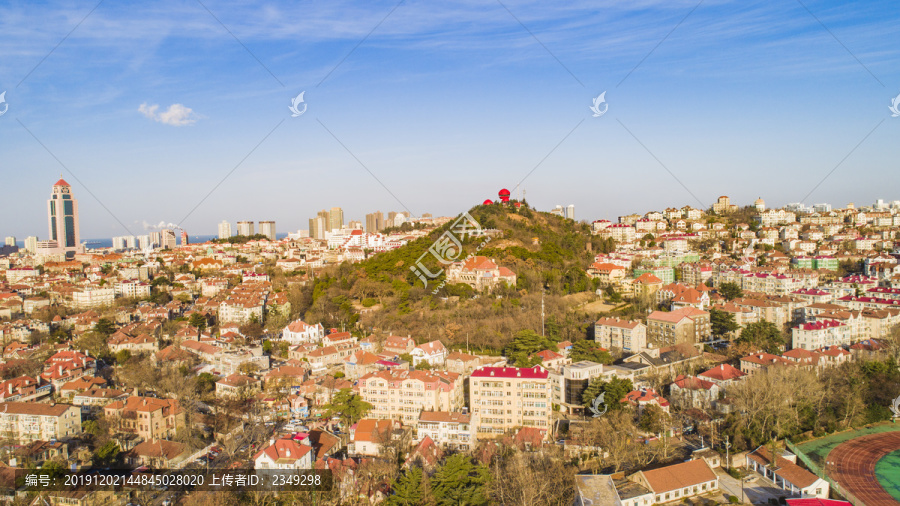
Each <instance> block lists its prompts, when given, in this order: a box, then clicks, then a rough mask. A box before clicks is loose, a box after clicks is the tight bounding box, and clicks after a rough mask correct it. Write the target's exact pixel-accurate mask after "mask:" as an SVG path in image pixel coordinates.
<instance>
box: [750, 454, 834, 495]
mask: <svg viewBox="0 0 900 506" xmlns="http://www.w3.org/2000/svg"><path fill="white" fill-rule="evenodd" d="M771 455H772V453H771V450H770V449H769V448H768V447H767V446H760V447H759V448H757V449H756V450H754V451H753V452H751V453H749V454H748V455H747V465H748V467H749V468H750V469H752V470H754V471H756V472H757V473H759V474H761V475H763V476H764V477H765V478H767V479H769V480H770V481H772V483H774V484H775V485H776V486H777V487H779V488H781V489H782V490H784V491H787V492H788V493H790V494H791V495H796V496H800V497H815V498H818V499H828V493H829V485H828V482H827V481H825V480H823V479H822V478H819V477H818V476H816V475H815V474H813V473H811V472H809V471H807V470H806V469H803V468H802V467H800V466H798V465H797V456H796V455H794V454H793V453H791V452H788V451H786V450H785V451H784V452H783V453H782V454H781V455H779V456H777V457H776V460H775V466H774V467H772V466H771V464H772V463H773V462H772V456H771Z"/></svg>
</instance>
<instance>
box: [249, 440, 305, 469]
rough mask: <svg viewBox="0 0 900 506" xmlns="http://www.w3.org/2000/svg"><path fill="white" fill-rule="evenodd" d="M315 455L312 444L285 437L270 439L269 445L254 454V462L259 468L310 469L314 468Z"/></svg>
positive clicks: (256, 467)
mask: <svg viewBox="0 0 900 506" xmlns="http://www.w3.org/2000/svg"><path fill="white" fill-rule="evenodd" d="M313 455H314V452H313V448H312V446H309V445H305V444H302V443H299V442H297V441H295V440H294V439H292V438H291V437H285V438H281V439H271V440H269V445H268V446H266V447H265V448H263V449H262V450H260V451H259V452H257V454H256V455H254V456H253V463H254V467H255V469H257V470H265V469H291V470H308V469H312V468H313Z"/></svg>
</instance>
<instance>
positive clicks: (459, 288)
mask: <svg viewBox="0 0 900 506" xmlns="http://www.w3.org/2000/svg"><path fill="white" fill-rule="evenodd" d="M468 212H469V214H470V215H471V216H472V217H473V218H474V219H475V220H476V221H477V222H478V223H479V224H480V225H481V227H482V228H483V229H484V230H485V231H486V233H487V234H489V237H490V238H491V240H490V241H489V242H488V243H487V245H486V247H484V248H483V249H482V250H481V251H478V252H477V254H478V255H482V256H485V257H488V258H491V259H493V260H494V261H495V262H496V263H497V264H498V265H500V266H503V267H507V268H509V269H511V270H512V271H513V272H515V273H516V274H517V277H518V280H517V283H516V286H514V287H503V288H498V289H496V290H494V292H493V293H492V294H491V295H492V296H491V297H487V296H485V295H487V294H484V293H482V294H477V293H475V292H474V291H473V290H472V289H471V288H470V287H469V286H467V285H446V286H443V287H440V288H438V287H439V286H440V283H441V281H442V280H443V279H442V278H443V275H442V276H441V277H440V278H438V279H436V280H433V281H431V282H430V283H429V284H428V288H427V289H426V288H425V287H424V286H423V283H422V282H421V281H420V280H419V279H418V278H417V277H416V275H415V274H414V273H413V272H412V271H411V270H410V266H412V265H414V264H415V262H416V260H417V259H418V258H419V257H420V256H421V255H422V254H423V253H425V252H426V251H427V250H428V248H429V247H430V246H431V245H432V244H433V243H434V241H435V240H437V239H438V238H439V237H441V235H442V234H443V233H444V232H446V231H447V230H449V229H450V226H451V224H452V221H451V222H450V223H447V224H445V225H443V226H441V227H438V228H437V229H435V230H433V231H432V232H431V233H430V234H429V235H427V236H424V237H421V238H419V239H416V240H414V241H411V242H410V243H408V244H407V245H405V246H403V247H401V248H398V249H395V250H391V251H387V252H383V253H379V254H377V255H375V256H374V257H372V258H369V259H367V260H365V261H363V262H360V263H358V264H343V265H341V266H339V267H338V268H336V269H333V270H331V271H326V273H324V274H322V275H320V276H319V277H317V278H316V279H314V280H312V281H311V282H310V283H309V284H307V286H306V287H304V288H303V294H302V296H301V297H299V298H298V299H299V300H298V302H299V303H300V307H297V308H295V309H296V310H299V314H300V315H302V316H303V317H304V318H307V319H308V321H322V322H323V323H324V324H326V326H334V327H341V326H344V328H348V327H350V328H354V327H358V330H359V332H360V333H363V334H369V333H372V332H376V333H379V334H384V333H388V332H389V333H394V334H403V335H406V334H409V335H412V336H413V337H414V338H416V339H417V340H418V341H420V342H424V341H428V340H432V339H442V340H443V341H444V342H445V343H446V344H448V345H454V344H455V345H458V346H463V347H464V346H465V343H466V340H467V338H468V342H469V344H470V345H471V346H473V347H475V348H483V351H486V352H489V351H495V350H499V349H500V348H502V347H503V346H504V345H505V344H507V343H508V341H509V340H511V338H512V335H513V334H514V333H515V332H518V331H520V330H523V329H530V330H533V331H535V332H537V333H540V332H541V291H542V288H543V290H544V312H545V314H546V315H552V316H548V317H547V318H546V320H545V321H546V329H547V334H548V337H551V338H554V339H560V340H563V339H568V340H575V339H578V338H582V337H584V336H585V335H586V329H587V326H588V325H589V324H590V322H592V321H593V320H592V317H591V316H590V315H587V314H584V313H579V312H577V311H573V310H570V309H572V308H574V307H576V306H577V304H579V303H580V302H583V299H584V297H577V298H573V297H568V298H566V296H567V295H570V294H575V293H580V292H590V291H592V290H594V289H595V288H596V286H594V283H592V282H591V280H590V278H588V277H587V275H586V274H585V270H586V269H587V267H588V266H589V265H590V264H591V262H593V258H594V255H595V254H596V253H598V252H601V251H604V252H608V251H611V250H612V248H613V247H614V243H613V242H612V241H611V240H609V239H601V238H598V237H596V236H592V235H591V233H590V227H589V226H588V225H587V224H585V223H577V222H575V221H573V220H569V219H565V218H562V217H560V216H556V215H552V214H550V213H544V212H537V211H535V210H533V209H531V208H530V207H528V205H527V203H523V204H522V207H520V208H515V207H513V206H512V205H480V206H476V207H473V208H472V209H470V210H469V211H468ZM483 242H484V237H468V238H466V239H465V240H464V241H463V253H462V254H461V255H460V256H459V257H458V258H465V256H467V255H470V254H475V253H476V249H477V248H478V247H479V245H481V244H483ZM426 257H427V258H426V260H425V264H426V267H428V268H429V269H430V270H432V271H437V270H438V262H437V260H435V259H433V258H431V255H426ZM436 288H437V289H436ZM360 308H363V310H362V311H360ZM360 312H362V315H360V314H359V313H360Z"/></svg>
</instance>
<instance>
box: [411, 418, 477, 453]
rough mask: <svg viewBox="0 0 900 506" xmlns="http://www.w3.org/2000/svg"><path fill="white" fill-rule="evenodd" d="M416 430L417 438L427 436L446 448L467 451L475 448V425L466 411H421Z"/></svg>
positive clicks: (420, 438) (421, 438)
mask: <svg viewBox="0 0 900 506" xmlns="http://www.w3.org/2000/svg"><path fill="white" fill-rule="evenodd" d="M416 430H417V440H419V441H421V440H423V439H425V438H426V437H429V438H431V440H432V441H434V442H435V443H436V444H437V445H438V446H440V447H442V448H444V449H446V450H451V451H462V452H467V451H469V450H472V449H474V448H475V444H476V439H475V427H474V425H472V423H471V417H470V416H469V415H468V414H467V413H460V412H457V411H422V412H421V413H420V414H419V422H418V424H417V425H416Z"/></svg>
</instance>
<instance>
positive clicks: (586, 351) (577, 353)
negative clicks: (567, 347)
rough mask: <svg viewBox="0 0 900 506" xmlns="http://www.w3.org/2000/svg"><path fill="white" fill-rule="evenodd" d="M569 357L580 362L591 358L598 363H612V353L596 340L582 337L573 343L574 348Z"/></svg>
mask: <svg viewBox="0 0 900 506" xmlns="http://www.w3.org/2000/svg"><path fill="white" fill-rule="evenodd" d="M569 358H571V359H572V362H580V361H582V360H590V361H591V362H597V363H598V364H611V363H612V361H613V360H612V355H610V354H609V352H608V351H606V350H604V349H603V348H601V347H600V345H599V344H597V342H596V341H591V340H588V339H581V340H579V341H575V343H573V344H572V350H571V351H570V352H569Z"/></svg>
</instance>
